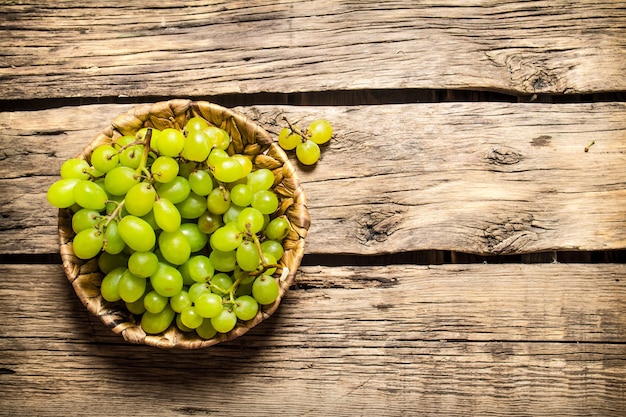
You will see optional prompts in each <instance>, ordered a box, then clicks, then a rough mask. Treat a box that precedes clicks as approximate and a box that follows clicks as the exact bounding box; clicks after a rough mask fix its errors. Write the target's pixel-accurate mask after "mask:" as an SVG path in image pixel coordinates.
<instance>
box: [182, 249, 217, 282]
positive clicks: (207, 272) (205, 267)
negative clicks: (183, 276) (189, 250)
mask: <svg viewBox="0 0 626 417" xmlns="http://www.w3.org/2000/svg"><path fill="white" fill-rule="evenodd" d="M187 267H188V272H189V276H190V277H191V279H192V280H193V281H194V282H207V281H209V280H210V279H211V278H213V275H214V274H215V268H214V267H213V264H212V263H211V260H210V259H209V258H208V256H204V255H195V256H192V257H191V258H190V259H189V260H188V261H187Z"/></svg>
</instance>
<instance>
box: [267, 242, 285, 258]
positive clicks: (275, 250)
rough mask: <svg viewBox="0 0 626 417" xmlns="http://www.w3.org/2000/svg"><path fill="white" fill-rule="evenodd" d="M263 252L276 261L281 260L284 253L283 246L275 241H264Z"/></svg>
mask: <svg viewBox="0 0 626 417" xmlns="http://www.w3.org/2000/svg"><path fill="white" fill-rule="evenodd" d="M261 251H262V252H263V253H268V254H270V255H272V256H273V257H274V259H280V258H281V257H282V256H283V253H284V249H283V245H281V244H280V242H277V241H275V240H265V241H263V243H261Z"/></svg>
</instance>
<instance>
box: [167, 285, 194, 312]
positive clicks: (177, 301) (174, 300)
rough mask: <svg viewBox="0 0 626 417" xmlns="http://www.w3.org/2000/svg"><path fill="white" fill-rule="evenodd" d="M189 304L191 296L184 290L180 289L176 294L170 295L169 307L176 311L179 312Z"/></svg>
mask: <svg viewBox="0 0 626 417" xmlns="http://www.w3.org/2000/svg"><path fill="white" fill-rule="evenodd" d="M190 305H191V297H190V296H189V293H188V292H187V291H185V290H180V291H179V292H178V294H175V295H173V296H171V297H170V307H172V310H174V311H175V312H177V313H180V312H181V311H183V310H184V309H185V308H187V307H189V306H190Z"/></svg>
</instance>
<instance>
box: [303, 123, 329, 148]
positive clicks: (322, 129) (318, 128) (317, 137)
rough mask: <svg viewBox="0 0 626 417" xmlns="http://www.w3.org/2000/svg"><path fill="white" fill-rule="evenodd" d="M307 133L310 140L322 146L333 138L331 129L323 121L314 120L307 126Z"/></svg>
mask: <svg viewBox="0 0 626 417" xmlns="http://www.w3.org/2000/svg"><path fill="white" fill-rule="evenodd" d="M307 133H308V134H309V135H310V139H311V140H312V141H313V142H315V143H317V144H318V145H322V144H324V143H326V142H328V141H329V140H330V138H331V137H332V136H333V128H332V126H331V125H330V122H329V121H328V120H325V119H319V120H314V121H312V122H311V124H309V127H308V129H307Z"/></svg>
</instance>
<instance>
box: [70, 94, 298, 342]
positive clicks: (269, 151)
mask: <svg viewBox="0 0 626 417" xmlns="http://www.w3.org/2000/svg"><path fill="white" fill-rule="evenodd" d="M193 116H202V117H204V118H205V119H206V120H208V121H209V122H210V123H212V124H214V125H216V126H218V127H222V128H224V129H225V130H227V131H228V132H229V133H230V134H231V136H232V137H233V144H231V148H229V152H230V153H244V154H247V155H249V156H254V160H253V162H254V165H255V167H256V168H259V167H260V166H259V164H263V165H262V166H263V167H266V166H267V167H268V168H271V169H272V171H273V172H274V174H275V179H276V183H275V185H274V187H273V190H274V191H275V192H276V193H277V194H278V195H279V199H280V201H281V206H280V207H279V211H280V212H281V214H284V215H286V216H287V217H288V218H289V220H290V222H291V224H292V231H291V232H290V234H289V236H288V237H287V238H286V239H285V241H284V246H285V254H284V255H283V257H282V258H281V260H280V262H279V263H280V265H281V269H280V270H281V271H282V275H281V278H280V279H279V280H278V281H279V296H278V299H277V300H276V301H275V302H274V303H272V304H270V305H267V306H260V308H259V312H258V313H257V315H256V316H255V317H254V318H253V319H251V320H249V321H246V322H243V323H242V322H238V323H237V326H236V327H235V329H233V330H232V331H231V332H229V333H225V334H220V333H218V335H217V336H216V337H214V338H212V339H202V338H200V337H199V336H198V335H197V334H196V333H195V332H190V333H184V332H182V331H180V330H178V329H177V328H176V325H175V323H172V325H171V326H170V327H169V328H168V329H167V330H166V331H165V332H164V333H162V334H158V335H149V334H146V333H145V332H144V331H143V329H142V328H141V326H140V323H139V322H138V320H137V318H136V317H135V316H134V315H133V314H131V313H130V312H129V311H128V310H127V309H126V308H125V306H124V305H123V303H121V302H115V303H110V302H108V301H105V300H104V299H103V298H102V296H101V295H100V291H99V286H100V282H101V280H102V278H103V276H104V274H103V273H102V272H101V271H100V270H99V267H98V264H97V258H94V259H90V260H86V261H85V260H81V259H79V258H77V257H76V256H75V255H74V252H73V249H72V239H73V237H74V232H73V230H72V227H71V212H70V210H69V209H60V210H59V211H58V237H59V244H60V254H61V259H62V263H63V269H64V271H65V274H66V277H67V279H68V280H69V282H70V283H71V284H72V286H73V289H74V292H75V293H76V295H77V296H78V297H79V299H80V300H81V302H82V304H83V305H84V306H85V307H86V308H87V310H88V311H89V312H90V313H91V314H93V315H94V316H96V317H98V318H99V319H100V320H101V321H102V322H103V323H104V324H105V325H106V326H107V327H108V328H109V329H111V330H112V331H113V332H114V333H117V334H121V335H122V337H123V338H124V340H126V341H127V342H129V343H133V344H145V345H150V346H155V347H159V348H168V349H174V348H176V349H198V348H205V347H209V346H213V345H215V344H218V343H222V342H225V341H229V340H233V339H235V338H238V337H240V336H242V335H243V334H245V333H247V332H248V331H249V330H250V329H252V328H254V327H255V326H257V325H258V324H259V323H261V322H263V321H264V320H266V319H267V318H269V317H270V316H271V315H272V314H274V312H275V311H276V310H277V309H278V306H279V305H280V303H281V301H282V298H283V297H284V296H285V294H286V293H287V291H288V289H289V287H290V286H291V285H292V284H293V282H294V280H295V276H296V272H297V269H298V268H299V266H300V262H301V261H302V258H303V256H304V240H305V238H306V235H307V232H308V229H309V227H310V217H309V213H308V208H307V205H306V195H305V193H304V191H303V190H302V187H301V185H300V180H299V177H298V174H297V172H296V169H295V167H294V166H293V164H292V163H291V162H290V160H289V159H288V157H287V155H286V153H285V152H284V151H283V150H282V148H280V147H279V146H278V145H277V143H275V142H274V140H273V139H272V137H271V135H270V134H269V133H268V132H267V131H266V130H265V129H264V128H262V127H261V126H260V125H259V124H257V123H256V122H255V121H253V120H251V119H250V118H248V117H247V116H245V115H243V114H242V113H239V112H237V111H235V110H233V109H230V108H226V107H222V106H220V105H218V104H215V103H211V102H208V101H192V100H186V99H172V100H167V101H160V102H156V103H152V104H141V105H138V106H135V107H133V108H131V109H130V110H128V111H127V112H125V113H122V114H120V115H118V116H117V117H116V118H115V119H114V120H113V121H112V122H111V124H110V126H108V127H106V128H105V129H104V130H103V131H102V132H101V133H100V134H98V135H97V136H96V137H95V138H94V139H93V140H92V141H90V142H89V143H88V144H87V145H86V146H85V147H84V148H83V150H82V151H81V152H80V153H79V154H78V155H77V157H79V158H82V159H86V160H89V158H90V156H91V153H92V152H93V150H94V149H95V148H96V147H97V146H99V145H101V144H103V143H107V142H110V141H111V140H112V139H115V138H116V137H119V136H122V135H124V134H128V133H133V131H134V132H136V131H137V130H138V129H139V128H141V127H146V126H151V127H156V128H159V129H163V128H164V127H183V126H184V124H185V123H186V121H187V120H188V119H189V118H190V117H193Z"/></svg>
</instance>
